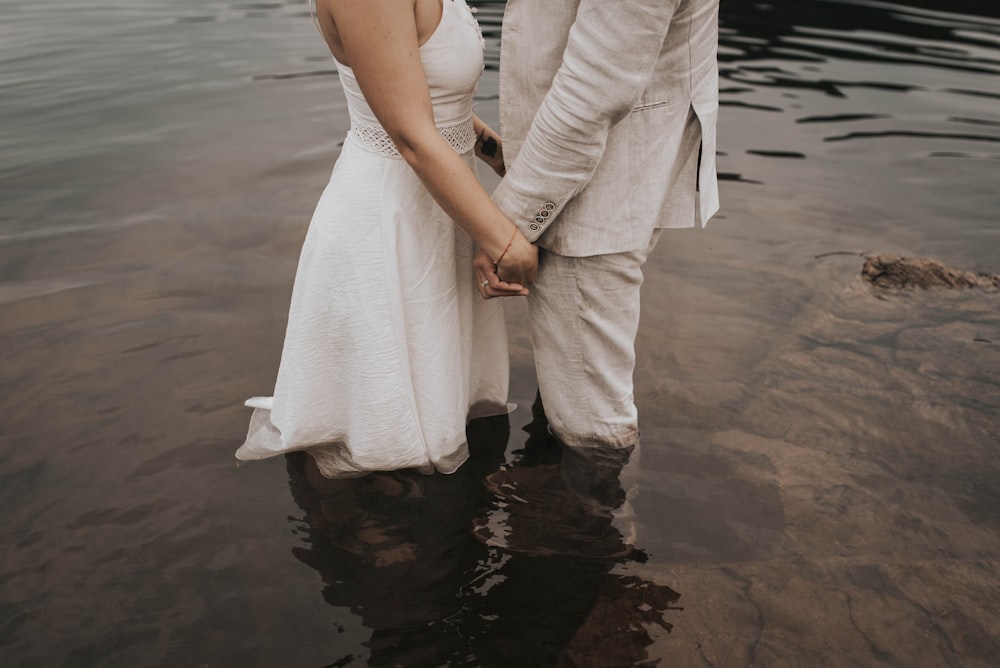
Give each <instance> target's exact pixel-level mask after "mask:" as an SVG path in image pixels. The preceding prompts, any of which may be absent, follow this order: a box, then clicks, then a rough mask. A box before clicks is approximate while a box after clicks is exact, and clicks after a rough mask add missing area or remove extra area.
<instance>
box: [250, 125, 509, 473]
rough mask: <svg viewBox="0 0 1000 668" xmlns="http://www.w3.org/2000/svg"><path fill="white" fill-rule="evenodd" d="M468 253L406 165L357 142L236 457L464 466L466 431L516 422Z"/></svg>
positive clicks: (501, 341)
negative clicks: (268, 385) (270, 380)
mask: <svg viewBox="0 0 1000 668" xmlns="http://www.w3.org/2000/svg"><path fill="white" fill-rule="evenodd" d="M465 157H466V159H467V160H468V161H469V163H470V164H472V162H473V155H472V154H471V152H470V153H468V154H466V156H465ZM473 252H474V249H473V243H472V241H471V239H470V238H469V237H468V235H467V234H465V232H464V231H462V230H461V228H459V227H457V226H456V225H455V223H454V222H453V221H452V220H451V219H450V218H449V217H448V216H447V215H446V214H445V213H444V211H443V210H441V208H440V207H439V206H438V205H437V203H436V202H434V200H433V198H431V196H430V194H429V193H428V192H427V191H426V189H425V188H424V187H423V185H422V184H421V182H420V180H419V179H418V178H417V176H416V174H415V173H414V172H413V170H412V169H411V168H410V167H409V165H407V164H406V163H405V162H404V161H403V160H400V159H393V158H389V157H385V156H383V155H379V154H377V153H375V152H372V151H369V150H368V149H367V148H365V147H364V146H362V145H360V144H358V143H356V142H355V141H353V140H352V139H350V138H349V139H348V140H347V142H345V145H344V149H343V152H342V153H341V156H340V158H339V159H338V161H337V164H336V166H335V167H334V170H333V173H332V175H331V178H330V183H329V185H328V186H327V187H326V189H325V190H324V192H323V195H322V197H321V198H320V201H319V203H318V205H317V207H316V211H315V213H314V214H313V218H312V221H311V223H310V226H309V231H308V234H307V236H306V240H305V243H304V245H303V248H302V254H301V257H300V260H299V265H298V270H297V273H296V276H295V286H294V289H293V294H292V301H291V307H290V310H289V314H288V327H287V331H286V334H285V342H284V348H283V349H282V357H281V365H280V368H279V371H278V378H277V382H276V385H275V389H274V396H273V397H254V398H252V399H250V400H249V401H247V405H248V406H250V407H252V408H254V409H255V410H254V413H253V416H252V418H251V423H250V429H249V433H248V434H247V439H246V442H245V443H244V444H243V445H242V446H241V447H240V448H239V450H238V451H237V453H236V456H237V458H238V459H242V460H253V459H262V458H265V457H270V456H274V455H277V454H281V453H284V452H289V451H293V450H307V451H308V452H309V453H310V454H311V455H312V456H313V457H314V458H315V459H316V462H317V464H318V466H319V468H320V471H321V472H322V473H323V474H324V475H325V476H328V477H346V476H352V475H360V474H363V473H366V472H369V471H378V470H394V469H401V468H418V469H420V470H422V471H424V472H431V471H434V470H438V471H441V472H444V473H450V472H453V471H454V470H455V469H457V468H458V467H459V466H460V465H461V464H462V462H464V461H465V459H466V458H467V457H468V446H467V445H466V440H465V425H466V422H467V420H469V419H472V418H475V417H482V416H486V415H496V414H500V413H506V412H507V411H508V406H507V403H506V400H507V389H508V374H509V370H508V348H507V335H506V329H505V325H504V317H503V306H502V303H501V302H502V300H499V299H496V300H490V301H484V300H483V299H481V298H480V296H479V293H478V291H477V290H476V285H475V282H476V277H475V273H474V271H473V269H472V255H473Z"/></svg>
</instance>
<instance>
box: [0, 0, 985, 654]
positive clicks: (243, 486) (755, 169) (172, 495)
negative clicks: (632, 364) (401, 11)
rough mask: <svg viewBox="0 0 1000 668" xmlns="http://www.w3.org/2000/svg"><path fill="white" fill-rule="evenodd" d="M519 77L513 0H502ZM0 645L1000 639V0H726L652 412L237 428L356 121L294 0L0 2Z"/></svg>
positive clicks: (798, 646) (516, 649)
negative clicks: (251, 455)
mask: <svg viewBox="0 0 1000 668" xmlns="http://www.w3.org/2000/svg"><path fill="white" fill-rule="evenodd" d="M479 4H481V5H482V8H481V11H480V13H479V16H480V19H481V22H482V23H483V25H484V28H485V29H486V33H487V38H488V49H489V52H488V57H489V60H490V63H491V67H490V68H489V70H488V72H487V73H486V76H485V78H484V81H483V84H482V86H481V88H480V93H479V98H480V104H479V111H480V113H481V114H482V115H483V116H484V117H487V118H495V116H496V101H495V97H496V96H495V93H496V78H495V77H496V72H495V65H496V62H497V53H498V45H497V40H496V37H497V34H498V32H497V28H498V22H499V17H500V11H501V8H502V6H501V5H499V4H490V3H479ZM0 11H2V13H3V17H4V19H3V21H2V22H0V65H2V66H0V99H2V101H3V102H2V104H0V202H2V204H0V336H2V341H3V350H4V353H5V355H4V362H3V374H2V376H0V391H2V396H3V399H2V407H3V418H4V419H3V421H2V426H0V435H2V440H0V443H2V445H0V540H2V541H3V543H4V545H5V548H4V550H3V556H2V561H0V564H2V565H0V573H2V580H0V664H2V665H4V666H59V665H65V666H130V667H131V666H144V665H171V666H175V665H194V666H200V665H207V666H215V665H223V666H226V665H241V666H242V665H259V666H272V665H296V666H297V665H303V666H328V665H336V666H348V665H397V664H398V665H407V666H411V665H412V666H421V665H428V666H436V665H485V666H514V665H517V666H520V665H525V666H527V665H577V666H590V665H593V666H618V665H623V666H624V665H635V664H642V665H651V664H654V663H656V662H657V661H658V660H659V661H660V665H679V666H687V665H717V666H739V665H763V666H781V665H809V666H823V665H830V666H840V665H865V666H869V665H894V666H924V665H926V666H938V665H956V666H957V665H963V666H992V665H996V664H997V663H998V662H1000V622H998V621H997V620H998V619H1000V596H998V595H997V594H996V593H995V582H996V579H997V575H998V571H1000V535H998V534H1000V482H998V481H1000V471H998V469H1000V459H998V452H1000V448H998V446H1000V436H998V434H1000V381H998V378H1000V347H998V346H1000V315H998V313H1000V297H998V295H997V293H996V292H986V291H964V292H963V291H958V292H949V291H944V292H941V291H930V292H920V291H916V292H900V293H874V292H872V290H871V289H870V288H869V287H868V286H867V285H865V284H864V283H863V282H862V281H861V279H860V268H861V257H860V254H862V253H865V252H869V251H888V252H896V253H901V254H907V255H920V256H928V257H934V258H936V259H939V260H941V261H943V262H945V263H946V264H949V265H951V266H954V267H957V268H962V269H971V270H977V271H990V272H994V273H996V272H1000V260H998V259H997V258H1000V253H998V252H997V251H998V250H1000V231H998V230H1000V228H998V226H997V211H998V210H1000V195H998V190H997V183H998V182H1000V179H998V177H1000V105H998V100H1000V78H998V76H997V75H998V74H1000V11H998V10H997V8H996V7H995V6H994V4H992V3H986V2H971V1H968V0H966V1H964V2H949V3H943V2H932V1H930V0H921V1H917V0H909V1H907V2H904V3H885V2H844V1H820V0H811V1H805V2H803V1H793V0H782V1H781V2H772V3H749V2H737V1H735V0H733V1H727V2H724V3H723V7H722V18H721V23H722V26H721V27H722V33H721V48H720V60H721V65H722V83H721V86H722V89H723V91H722V105H723V109H722V115H721V119H720V151H721V153H720V156H719V165H720V171H721V172H722V176H723V179H724V181H723V183H722V198H723V210H722V213H721V215H720V216H719V218H718V219H717V220H715V221H713V223H712V224H711V225H710V226H709V228H708V229H707V230H705V231H684V232H672V233H670V234H669V235H666V236H665V237H663V241H661V244H660V247H659V248H658V249H657V252H656V253H655V254H654V256H653V257H652V258H651V260H650V262H649V265H648V271H647V282H646V286H645V290H646V292H645V293H644V299H645V306H644V314H643V317H644V320H643V323H642V327H641V331H640V334H639V341H638V357H639V368H638V369H637V372H636V381H637V382H636V397H637V403H638V404H639V408H640V414H641V419H642V425H641V426H642V431H643V444H642V449H641V452H640V453H638V454H636V455H634V456H633V457H632V458H631V459H630V460H629V461H628V462H624V461H606V460H605V461H600V462H597V463H593V462H590V463H588V462H581V461H580V460H579V459H578V458H577V457H576V455H575V453H572V452H570V453H566V452H563V451H561V450H560V449H559V448H558V447H557V446H555V445H554V444H553V443H552V442H551V441H550V440H548V439H547V438H546V437H545V431H544V428H543V427H542V426H541V424H540V422H539V419H538V416H537V415H533V413H532V404H533V400H534V395H535V381H534V376H533V371H532V370H531V358H530V350H529V349H528V345H527V339H526V336H525V334H524V322H525V321H524V311H523V305H521V304H520V303H518V302H513V303H511V304H510V307H511V308H510V327H511V333H512V341H513V370H514V374H513V388H512V400H514V401H516V402H517V403H518V404H519V405H520V408H519V409H518V410H517V411H516V412H514V413H513V414H512V415H511V416H510V420H509V422H508V421H505V420H491V421H483V422H480V423H477V424H475V425H473V426H472V427H471V428H470V442H471V443H472V445H473V450H474V453H475V457H474V459H473V461H471V462H470V463H469V464H468V465H467V466H466V467H464V468H463V469H462V471H461V472H460V473H459V474H457V475H455V476H451V477H443V476H434V477H429V478H426V477H422V476H418V475H411V474H408V473H398V474H389V475H384V476H371V477H369V478H365V479H362V480H360V481H354V482H346V483H345V482H340V483H329V482H326V481H323V480H320V479H317V478H316V476H315V472H314V471H311V469H310V468H309V467H308V466H307V465H306V460H305V458H303V457H291V458H288V459H287V460H285V461H282V460H280V459H278V460H273V461H268V462H260V463H255V464H253V465H244V466H241V467H238V468H237V467H236V466H235V463H234V461H233V460H232V457H231V455H232V451H233V450H234V449H235V447H236V446H237V445H238V444H239V442H240V440H241V436H242V433H243V431H244V430H245V427H246V421H247V417H248V416H247V413H246V411H245V410H244V409H243V408H242V407H241V405H240V404H241V402H242V400H243V398H244V397H246V396H249V395H252V394H258V393H261V392H266V391H268V390H269V389H270V386H271V383H273V379H274V374H275V371H276V365H277V357H278V353H279V351H280V344H281V338H282V334H283V326H284V318H285V313H286V310H287V304H288V297H289V293H290V290H291V278H292V273H293V271H294V267H295V260H296V254H297V251H298V247H299V245H300V243H301V240H302V237H303V235H304V232H305V224H306V222H307V220H308V215H309V213H310V210H311V208H312V206H313V204H314V202H315V199H316V197H317V196H318V193H319V190H320V189H321V188H322V186H323V184H324V180H325V178H326V177H327V175H328V173H329V169H330V166H331V165H332V161H333V160H334V158H335V157H336V153H337V150H338V146H339V142H340V141H341V139H342V137H343V134H344V132H345V130H346V119H345V116H344V102H343V97H342V95H341V93H340V91H339V90H338V88H337V86H336V81H335V77H334V76H333V67H332V63H331V61H330V59H329V58H328V56H327V55H326V54H325V53H324V52H323V48H322V44H321V43H320V41H319V39H318V37H317V36H316V35H315V32H314V29H313V27H312V24H311V21H310V20H309V18H308V9H307V5H306V3H305V2H304V1H303V2H270V3H264V2H262V3H250V2H215V1H212V0H207V1H206V0H202V1H200V2H194V1H193V0H174V1H173V2H171V3H157V2H153V1H152V0H130V1H129V2H124V1H123V0H117V1H107V0H105V1H102V2H99V3H89V4H87V5H86V6H81V5H80V4H79V3H68V2H52V3H34V2H27V1H25V0H0Z"/></svg>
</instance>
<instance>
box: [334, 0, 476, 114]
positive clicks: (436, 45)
mask: <svg viewBox="0 0 1000 668" xmlns="http://www.w3.org/2000/svg"><path fill="white" fill-rule="evenodd" d="M442 5H443V7H442V11H441V21H440V23H438V26H437V28H436V29H435V30H434V32H433V33H432V34H431V36H430V37H429V38H428V39H427V41H426V42H424V44H423V45H422V46H421V47H420V60H421V62H422V63H423V66H424V73H425V74H426V76H427V84H428V87H429V89H430V96H431V105H432V107H433V109H434V122H435V125H437V126H438V127H439V128H447V127H450V126H457V125H461V124H463V123H466V122H467V121H468V120H469V119H471V118H472V96H473V94H474V93H475V90H476V85H477V84H478V82H479V78H480V76H482V73H483V63H484V61H483V36H482V32H480V29H479V24H478V23H477V22H476V19H475V17H474V16H473V13H472V10H471V8H470V7H469V6H468V5H467V4H466V3H465V0H442ZM337 70H338V72H339V74H340V82H341V85H342V86H343V88H344V93H345V94H346V95H347V105H348V109H349V111H350V114H351V124H352V126H355V127H357V126H376V127H380V126H379V122H378V119H377V118H376V117H375V114H374V112H372V109H371V107H370V106H369V105H368V102H367V100H365V97H364V95H363V94H362V92H361V88H360V86H358V81H357V79H356V78H355V76H354V70H352V69H351V68H350V67H348V66H347V65H344V64H342V63H339V62H338V63H337Z"/></svg>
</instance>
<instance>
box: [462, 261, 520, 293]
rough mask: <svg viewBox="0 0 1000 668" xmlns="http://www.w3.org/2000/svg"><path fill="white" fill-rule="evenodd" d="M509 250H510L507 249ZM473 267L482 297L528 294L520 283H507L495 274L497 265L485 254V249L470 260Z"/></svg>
mask: <svg viewBox="0 0 1000 668" xmlns="http://www.w3.org/2000/svg"><path fill="white" fill-rule="evenodd" d="M508 252H510V251H508ZM472 266H473V269H475V272H476V277H477V282H478V284H477V286H476V287H477V288H478V289H479V294H480V295H482V297H483V299H492V298H494V297H523V296H524V295H527V294H528V289H527V288H526V287H524V286H523V285H521V284H520V283H508V282H507V281H504V280H502V279H501V278H500V276H499V274H497V266H496V265H495V264H493V260H491V259H490V256H489V255H487V254H486V251H482V250H481V251H479V252H478V253H476V257H475V258H473V260H472Z"/></svg>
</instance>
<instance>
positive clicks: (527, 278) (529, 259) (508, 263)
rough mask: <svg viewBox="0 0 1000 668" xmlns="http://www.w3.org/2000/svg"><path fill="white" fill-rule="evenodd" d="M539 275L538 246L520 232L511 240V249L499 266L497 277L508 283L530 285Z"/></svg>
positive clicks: (502, 258) (501, 259)
mask: <svg viewBox="0 0 1000 668" xmlns="http://www.w3.org/2000/svg"><path fill="white" fill-rule="evenodd" d="M536 274H538V246H536V245H535V244H533V243H531V242H530V241H528V240H527V239H526V238H525V236H524V235H523V234H521V232H520V231H518V232H516V233H515V234H514V238H513V239H511V244H510V248H508V249H507V252H506V253H504V255H503V257H501V258H500V262H499V263H498V264H497V275H498V276H500V277H501V279H502V280H504V281H507V282H508V283H519V284H521V285H528V284H529V283H534V281H535V276H536Z"/></svg>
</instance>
